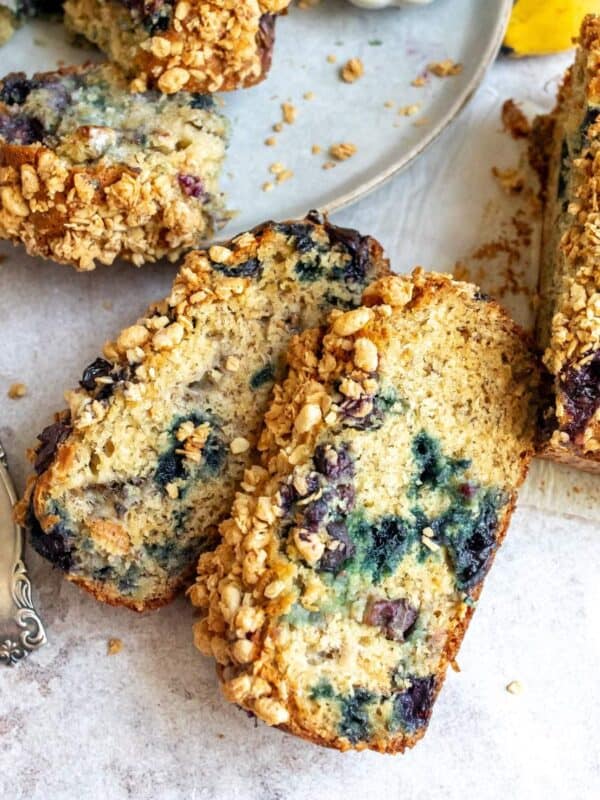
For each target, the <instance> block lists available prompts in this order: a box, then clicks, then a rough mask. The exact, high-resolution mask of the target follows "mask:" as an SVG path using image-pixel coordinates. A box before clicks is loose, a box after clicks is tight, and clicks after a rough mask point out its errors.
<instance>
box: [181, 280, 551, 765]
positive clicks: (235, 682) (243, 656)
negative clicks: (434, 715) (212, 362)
mask: <svg viewBox="0 0 600 800" xmlns="http://www.w3.org/2000/svg"><path fill="white" fill-rule="evenodd" d="M364 301H365V304H366V305H364V306H362V307H359V308H357V309H354V310H350V311H342V310H336V311H333V312H332V313H331V315H330V323H329V326H328V327H327V328H324V329H321V330H318V329H317V330H312V331H307V332H305V333H304V334H302V335H300V336H298V337H296V338H295V339H294V340H293V342H292V344H291V347H290V350H289V353H288V363H289V372H288V374H287V377H286V378H285V381H284V382H283V383H280V384H278V385H277V386H276V387H275V389H274V394H273V400H272V403H271V406H270V408H269V411H268V412H267V414H266V416H265V426H264V429H263V432H262V435H261V438H260V440H259V448H258V449H259V451H260V453H261V457H260V460H259V461H257V462H255V464H254V465H253V466H252V467H251V468H250V469H248V470H247V471H246V473H245V477H244V481H243V483H242V488H243V491H240V492H239V493H238V494H237V495H236V498H235V501H234V504H233V509H232V513H231V516H230V518H229V519H227V520H226V521H224V522H223V523H222V524H221V527H220V532H221V535H222V542H221V544H220V545H219V546H218V548H217V549H216V550H215V551H214V552H212V553H210V554H208V553H207V554H204V555H203V556H202V557H201V558H200V562H199V565H198V578H197V582H196V583H195V584H194V586H193V587H192V588H191V590H190V597H191V600H192V602H193V604H194V605H195V606H197V607H198V608H199V609H200V613H201V619H200V620H199V621H198V622H197V623H196V625H195V628H194V638H195V643H196V645H197V647H198V648H199V649H200V650H201V651H202V652H204V653H206V654H210V655H212V656H214V658H215V659H216V660H217V662H218V672H219V676H220V680H221V683H222V688H223V690H224V693H225V696H226V697H227V698H228V699H229V700H231V701H232V702H234V703H237V704H239V705H241V706H242V707H243V708H245V709H247V710H249V711H251V712H253V713H254V714H256V715H257V716H258V717H260V718H261V719H263V720H264V721H266V722H267V723H269V724H271V725H278V726H280V727H282V728H284V729H285V730H287V731H290V732H292V733H294V734H297V735H299V736H302V737H304V738H306V739H309V740H311V741H314V742H317V743H319V744H322V745H328V746H331V747H336V748H339V749H341V750H346V749H349V748H357V749H364V748H371V749H373V750H379V751H382V752H396V751H401V750H403V749H404V748H405V747H410V746H412V745H413V744H414V743H415V742H416V741H417V740H418V739H419V738H420V737H421V736H422V735H423V733H424V732H425V728H426V726H427V724H428V721H429V717H430V714H431V709H432V705H433V702H434V700H435V698H436V695H437V694H438V692H439V690H440V687H441V685H442V682H443V680H444V675H445V671H446V667H447V665H448V663H451V662H452V660H453V659H454V658H455V656H456V653H457V650H458V647H459V645H460V642H461V640H462V637H463V634H464V632H465V629H466V627H467V624H468V622H469V619H470V617H471V614H472V613H473V609H474V608H475V605H476V602H477V599H478V597H479V593H480V590H481V584H482V581H483V579H484V577H485V575H486V573H487V571H488V569H489V567H490V565H491V562H492V560H493V558H494V555H495V553H496V551H497V549H498V547H499V545H500V544H501V542H502V539H503V538H504V535H505V532H506V528H507V525H508V522H509V518H510V516H511V512H512V509H513V506H514V503H515V499H516V493H517V488H518V486H519V485H520V483H521V482H522V480H523V478H524V476H525V473H526V470H527V466H528V462H529V460H530V458H531V456H532V452H533V439H534V429H535V422H536V395H537V386H538V381H539V373H538V368H537V365H536V361H535V359H534V357H533V356H532V353H531V351H530V349H529V347H528V345H527V342H526V341H525V339H524V336H523V334H522V332H521V331H520V330H519V329H518V328H517V327H516V326H515V325H514V324H513V323H512V322H511V321H510V319H509V318H508V317H507V316H506V314H505V313H504V312H503V311H502V309H501V308H500V307H499V306H498V305H496V304H495V303H493V302H488V301H487V300H486V299H485V298H484V297H483V296H482V295H480V294H479V292H478V291H477V290H476V288H475V287H473V286H471V285H468V284H464V283H457V282H454V281H452V280H451V279H450V278H449V277H447V276H442V275H436V274H425V273H423V272H422V271H421V270H417V271H415V272H414V273H413V275H412V277H410V276H406V277H398V276H394V277H387V278H383V279H382V280H380V281H378V282H376V283H375V284H374V285H373V286H372V287H371V288H369V289H367V291H366V293H365V296H364Z"/></svg>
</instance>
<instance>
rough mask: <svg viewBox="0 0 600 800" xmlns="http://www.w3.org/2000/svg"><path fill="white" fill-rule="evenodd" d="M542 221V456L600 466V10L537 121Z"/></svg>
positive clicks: (587, 466)
mask: <svg viewBox="0 0 600 800" xmlns="http://www.w3.org/2000/svg"><path fill="white" fill-rule="evenodd" d="M531 156H532V161H533V163H534V164H535V165H536V166H537V167H538V169H539V171H540V174H541V177H542V182H543V188H544V192H543V197H544V223H543V243H542V258H541V265H540V286H539V294H540V306H539V314H538V320H537V336H538V341H539V345H540V347H541V349H542V350H543V351H544V362H545V364H546V366H547V367H548V369H549V371H550V373H551V375H552V379H553V388H554V391H553V400H552V403H551V407H550V408H549V409H548V410H547V413H546V421H545V441H544V443H543V447H542V453H543V455H545V456H547V457H548V458H552V459H555V460H558V461H563V462H566V463H568V464H571V465H572V466H575V467H579V468H580V469H584V470H588V471H591V472H600V205H599V203H600V193H599V188H598V187H599V186H600V16H593V15H589V16H587V17H586V18H585V20H584V22H583V26H582V29H581V37H580V41H579V48H578V51H577V57H576V61H575V64H574V66H573V67H571V68H570V69H569V70H568V72H567V74H566V76H565V79H564V81H563V84H562V86H561V89H560V92H559V96H558V103H557V105H556V108H555V109H554V111H553V112H552V114H550V115H549V116H547V117H542V118H539V119H538V120H537V121H536V124H535V126H534V138H533V141H532V146H531Z"/></svg>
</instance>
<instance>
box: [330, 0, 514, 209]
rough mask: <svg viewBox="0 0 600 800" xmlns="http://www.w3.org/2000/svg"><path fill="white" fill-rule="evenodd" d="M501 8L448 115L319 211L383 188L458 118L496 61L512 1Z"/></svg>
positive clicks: (352, 200) (337, 206) (504, 1)
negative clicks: (486, 40)
mask: <svg viewBox="0 0 600 800" xmlns="http://www.w3.org/2000/svg"><path fill="white" fill-rule="evenodd" d="M501 2H502V7H501V8H500V9H499V14H498V21H497V23H496V27H495V29H494V32H493V35H492V36H491V38H490V41H489V42H488V45H487V48H486V50H485V53H484V56H483V58H482V59H481V61H480V62H479V64H478V66H477V68H476V70H475V72H474V73H473V76H472V77H471V80H470V81H469V82H468V83H467V84H466V85H465V87H464V88H463V90H462V91H461V92H460V93H459V94H458V96H457V97H456V99H455V100H454V102H453V103H452V105H451V106H450V108H449V109H448V111H447V112H446V114H445V115H444V116H443V117H442V119H440V120H439V121H438V123H437V124H436V125H435V126H434V127H433V128H432V129H431V130H430V131H429V134H428V135H427V136H425V137H423V139H421V140H420V141H419V142H417V144H415V145H414V147H412V148H411V149H410V150H409V151H408V152H407V153H404V154H403V155H402V156H400V158H399V159H398V160H397V161H396V162H395V163H394V164H392V165H391V166H390V167H387V168H386V169H384V170H382V171H381V172H380V173H379V174H377V175H375V176H374V177H373V178H370V179H368V180H366V181H363V182H362V183H360V184H358V185H357V186H355V187H354V188H353V189H351V190H350V191H348V192H346V193H345V194H342V195H341V196H340V197H337V198H335V200H331V201H330V202H329V203H326V204H325V205H323V206H321V207H320V208H319V210H320V211H321V213H323V214H333V213H334V212H336V211H340V210H342V209H343V208H347V207H348V206H350V205H352V204H353V203H356V202H357V201H358V200H362V199H363V198H364V197H367V196H368V195H370V194H371V193H372V192H374V191H376V190H377V189H379V188H381V187H382V186H383V185H384V184H386V183H388V182H389V181H390V180H391V179H392V178H395V177H396V175H399V174H400V173H401V172H403V171H404V170H405V169H407V167H409V166H410V165H411V164H412V163H413V161H415V159H416V158H417V157H418V156H420V155H421V154H422V153H423V152H424V151H425V150H427V148H428V147H429V146H430V145H432V144H433V143H434V142H435V141H436V139H438V138H439V136H440V135H441V134H442V133H443V132H444V131H445V130H446V128H447V127H448V126H449V125H451V124H452V123H453V122H454V121H455V119H456V118H457V117H458V116H459V115H460V112H461V111H462V110H463V108H464V107H465V106H466V105H467V104H468V102H469V101H470V99H471V98H472V96H473V95H474V94H475V92H476V91H477V89H478V88H479V86H480V85H481V83H482V81H483V79H484V77H485V75H486V73H487V71H488V69H489V68H490V66H491V65H492V64H493V62H494V61H495V59H496V57H497V55H498V53H499V52H500V48H501V47H502V42H503V40H504V34H505V32H506V28H507V27H508V22H509V20H510V15H511V12H512V8H513V0H501Z"/></svg>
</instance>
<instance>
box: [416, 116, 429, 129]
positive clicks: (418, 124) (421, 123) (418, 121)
mask: <svg viewBox="0 0 600 800" xmlns="http://www.w3.org/2000/svg"><path fill="white" fill-rule="evenodd" d="M413 125H414V126H415V128H422V127H423V126H424V125H429V117H421V119H416V120H415V121H414V122H413Z"/></svg>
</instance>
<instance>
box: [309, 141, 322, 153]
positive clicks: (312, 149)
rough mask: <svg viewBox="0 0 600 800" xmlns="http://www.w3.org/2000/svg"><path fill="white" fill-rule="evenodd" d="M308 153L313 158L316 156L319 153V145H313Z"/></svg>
mask: <svg viewBox="0 0 600 800" xmlns="http://www.w3.org/2000/svg"><path fill="white" fill-rule="evenodd" d="M310 152H311V153H312V154H313V156H318V155H319V153H320V152H321V145H319V144H313V146H312V147H311V148H310Z"/></svg>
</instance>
